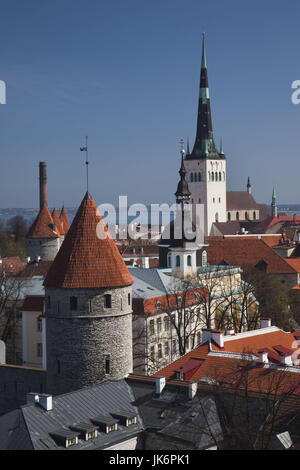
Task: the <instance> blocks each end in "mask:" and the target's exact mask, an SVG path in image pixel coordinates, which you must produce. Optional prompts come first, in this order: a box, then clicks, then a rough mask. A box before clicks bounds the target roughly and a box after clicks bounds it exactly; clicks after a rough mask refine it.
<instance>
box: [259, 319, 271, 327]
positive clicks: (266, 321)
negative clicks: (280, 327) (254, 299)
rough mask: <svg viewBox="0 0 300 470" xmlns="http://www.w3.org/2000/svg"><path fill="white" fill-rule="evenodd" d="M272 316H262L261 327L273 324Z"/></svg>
mask: <svg viewBox="0 0 300 470" xmlns="http://www.w3.org/2000/svg"><path fill="white" fill-rule="evenodd" d="M271 322H272V320H271V318H261V319H260V327H261V328H269V327H270V326H271Z"/></svg>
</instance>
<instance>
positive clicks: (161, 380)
mask: <svg viewBox="0 0 300 470" xmlns="http://www.w3.org/2000/svg"><path fill="white" fill-rule="evenodd" d="M165 385H166V378H165V377H163V376H161V377H156V381H155V391H156V393H157V395H160V394H161V392H162V391H163V389H164V387H165Z"/></svg>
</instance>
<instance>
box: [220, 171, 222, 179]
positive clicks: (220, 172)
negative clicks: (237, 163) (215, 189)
mask: <svg viewBox="0 0 300 470" xmlns="http://www.w3.org/2000/svg"><path fill="white" fill-rule="evenodd" d="M219 181H222V173H221V172H220V171H219Z"/></svg>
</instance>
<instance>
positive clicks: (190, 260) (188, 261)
mask: <svg viewBox="0 0 300 470" xmlns="http://www.w3.org/2000/svg"><path fill="white" fill-rule="evenodd" d="M187 265H188V266H192V257H191V255H188V257H187Z"/></svg>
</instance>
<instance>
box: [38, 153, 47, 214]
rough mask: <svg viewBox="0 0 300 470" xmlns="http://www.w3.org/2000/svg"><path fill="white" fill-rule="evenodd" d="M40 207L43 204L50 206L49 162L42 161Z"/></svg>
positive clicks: (40, 166)
mask: <svg viewBox="0 0 300 470" xmlns="http://www.w3.org/2000/svg"><path fill="white" fill-rule="evenodd" d="M39 168H40V209H42V207H43V205H44V204H46V206H48V193H47V164H46V162H40V165H39Z"/></svg>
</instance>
